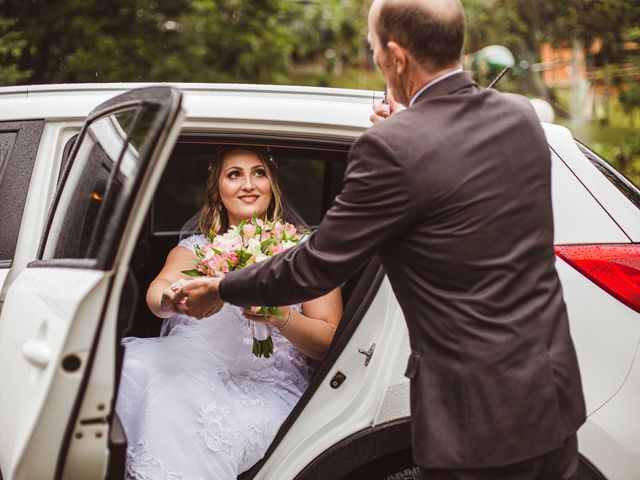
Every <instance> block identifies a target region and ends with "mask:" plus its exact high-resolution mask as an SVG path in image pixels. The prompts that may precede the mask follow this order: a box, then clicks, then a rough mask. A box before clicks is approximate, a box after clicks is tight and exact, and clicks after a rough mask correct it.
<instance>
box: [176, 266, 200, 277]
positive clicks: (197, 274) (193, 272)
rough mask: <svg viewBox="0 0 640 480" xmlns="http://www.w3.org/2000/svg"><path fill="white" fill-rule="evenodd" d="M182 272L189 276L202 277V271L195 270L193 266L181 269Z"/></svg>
mask: <svg viewBox="0 0 640 480" xmlns="http://www.w3.org/2000/svg"><path fill="white" fill-rule="evenodd" d="M182 273H184V274H185V275H189V276H190V277H204V276H205V275H204V273H202V272H201V271H200V270H196V269H195V268H194V269H193V270H182Z"/></svg>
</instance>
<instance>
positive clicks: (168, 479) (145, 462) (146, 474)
mask: <svg viewBox="0 0 640 480" xmlns="http://www.w3.org/2000/svg"><path fill="white" fill-rule="evenodd" d="M183 479H184V476H183V475H182V474H181V473H178V472H176V471H174V470H172V469H168V470H166V471H165V470H164V468H163V466H162V461H161V460H159V459H157V458H155V457H154V456H153V455H151V453H150V452H149V450H148V449H147V444H146V442H145V441H144V440H142V441H141V442H138V444H137V445H135V446H130V447H129V448H127V478H126V480H183Z"/></svg>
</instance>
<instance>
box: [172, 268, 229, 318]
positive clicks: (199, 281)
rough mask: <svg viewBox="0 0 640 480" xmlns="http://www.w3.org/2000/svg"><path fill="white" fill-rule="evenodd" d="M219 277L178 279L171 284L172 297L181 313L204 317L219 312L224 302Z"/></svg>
mask: <svg viewBox="0 0 640 480" xmlns="http://www.w3.org/2000/svg"><path fill="white" fill-rule="evenodd" d="M219 284H220V279H219V278H208V277H203V278H195V279H193V280H178V281H177V282H176V283H175V284H173V285H171V287H169V289H170V290H171V295H170V299H171V302H172V303H173V304H174V306H175V309H176V310H177V311H179V312H180V313H184V314H186V315H190V316H192V317H196V318H204V317H208V316H210V315H213V314H214V313H217V312H218V311H220V309H221V308H222V305H223V304H224V302H223V301H222V300H221V299H220V293H219V289H218V287H219Z"/></svg>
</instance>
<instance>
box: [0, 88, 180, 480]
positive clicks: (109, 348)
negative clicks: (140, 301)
mask: <svg viewBox="0 0 640 480" xmlns="http://www.w3.org/2000/svg"><path fill="white" fill-rule="evenodd" d="M181 102H182V94H181V93H180V92H179V91H178V90H176V89H174V88H169V87H150V88H143V89H138V90H132V91H130V92H128V93H125V94H123V95H120V96H118V97H116V98H114V99H112V100H110V101H108V102H106V103H104V104H102V105H100V106H99V107H97V108H96V109H95V110H94V111H93V112H92V113H91V114H90V115H89V117H88V118H87V120H86V123H85V125H84V126H83V128H82V131H81V133H80V136H79V138H78V141H77V142H76V144H75V146H74V149H73V152H72V155H71V159H70V162H69V164H68V165H67V167H66V169H65V171H64V173H63V174H62V178H61V181H60V182H59V187H58V191H57V192H56V196H55V199H54V202H53V205H52V207H51V211H50V213H49V217H48V220H47V226H46V228H45V232H44V235H43V237H42V241H41V245H40V251H39V255H38V260H37V261H34V262H32V263H30V264H29V265H28V266H27V268H26V269H25V270H24V271H23V272H21V273H20V275H19V276H18V277H17V278H16V279H15V281H14V282H13V284H12V285H11V287H10V289H9V291H8V293H7V297H6V300H5V304H4V308H3V311H2V317H0V365H1V366H2V367H1V369H0V469H1V470H2V475H4V480H14V479H15V480H18V479H20V480H33V479H48V478H87V479H88V478H104V476H105V474H106V465H107V463H106V460H107V448H106V445H107V437H108V435H107V433H108V430H109V421H110V419H111V415H112V409H113V401H114V399H113V398H112V397H113V391H114V379H115V342H116V335H115V328H116V325H117V316H118V306H119V300H120V295H121V293H122V289H123V285H124V283H125V280H126V277H127V272H128V264H129V260H130V257H131V255H132V252H133V247H134V244H135V241H136V238H137V236H138V232H139V230H140V228H141V226H142V223H143V220H144V217H145V215H146V213H147V210H148V207H149V204H150V202H151V199H152V196H153V192H154V190H155V188H156V185H157V183H158V181H159V179H160V176H161V174H162V170H163V169H164V166H165V163H166V161H167V159H168V156H169V154H170V152H171V150H172V148H173V145H174V143H175V141H176V139H177V135H178V132H179V127H180V123H181V120H182V116H183V112H182V109H181ZM104 338H109V339H111V345H107V344H106V343H105V342H104V340H103V339H104ZM88 386H91V387H92V388H91V389H90V390H88V389H87V388H88ZM78 425H82V426H83V427H86V428H85V430H79V429H78ZM83 437H84V438H85V440H89V438H88V437H90V439H91V442H92V443H91V442H89V443H87V444H86V445H87V446H88V447H87V448H89V449H91V448H90V447H91V445H93V450H94V451H96V447H98V449H97V451H98V452H100V453H101V455H98V456H97V458H96V455H93V456H91V455H89V456H87V455H85V456H84V458H85V464H84V465H81V467H82V468H83V469H84V471H83V473H82V474H81V476H78V475H79V474H78V473H77V468H78V467H79V466H78V465H77V461H69V462H67V457H68V456H69V452H73V451H74V450H76V453H77V449H78V447H77V446H75V443H76V442H75V440H78V439H80V438H83ZM85 453H88V452H85ZM69 458H70V457H69ZM74 470H75V472H76V473H73V471H74Z"/></svg>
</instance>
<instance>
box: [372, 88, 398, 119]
mask: <svg viewBox="0 0 640 480" xmlns="http://www.w3.org/2000/svg"><path fill="white" fill-rule="evenodd" d="M371 108H372V109H373V113H372V114H371V116H370V117H369V120H371V123H374V124H375V123H378V122H381V121H382V120H384V119H386V118H389V117H390V116H391V115H392V114H394V113H396V112H399V111H402V110H404V108H405V107H404V105H402V104H400V103H398V102H397V101H396V99H395V98H394V96H393V93H392V92H391V89H387V103H382V101H381V100H377V101H376V102H375V103H374V104H373V106H372V107H371Z"/></svg>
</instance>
